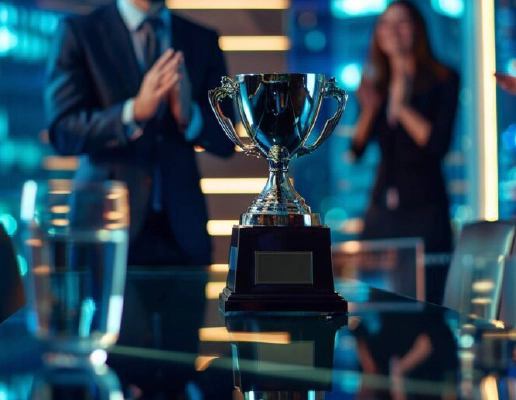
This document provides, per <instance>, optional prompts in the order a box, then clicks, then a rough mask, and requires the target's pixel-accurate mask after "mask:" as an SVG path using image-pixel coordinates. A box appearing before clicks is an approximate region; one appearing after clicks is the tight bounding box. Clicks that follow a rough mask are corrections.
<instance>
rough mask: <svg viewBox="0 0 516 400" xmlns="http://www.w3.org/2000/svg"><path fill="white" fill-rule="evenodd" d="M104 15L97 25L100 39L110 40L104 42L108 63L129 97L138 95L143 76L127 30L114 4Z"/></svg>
mask: <svg viewBox="0 0 516 400" xmlns="http://www.w3.org/2000/svg"><path fill="white" fill-rule="evenodd" d="M104 15H105V16H106V18H105V20H104V21H101V23H100V24H99V29H102V30H103V31H104V33H103V35H102V37H106V38H110V40H106V41H105V43H106V45H107V46H109V47H110V49H108V50H109V51H107V52H106V54H107V55H108V57H109V58H110V60H109V63H110V64H112V65H114V66H115V67H116V71H117V77H118V79H120V80H121V82H122V85H123V86H124V88H125V89H126V90H127V91H128V93H129V95H130V96H133V95H135V94H136V93H138V89H139V88H140V84H141V81H142V79H143V74H142V72H141V70H140V68H139V66H138V61H137V59H136V54H135V52H134V46H133V42H132V40H131V36H130V33H129V30H128V29H127V27H126V26H125V23H124V21H123V20H122V17H121V16H120V13H119V12H118V9H117V7H116V4H113V5H112V6H109V9H108V12H106V13H105V14H104ZM108 27H109V29H107V28H108Z"/></svg>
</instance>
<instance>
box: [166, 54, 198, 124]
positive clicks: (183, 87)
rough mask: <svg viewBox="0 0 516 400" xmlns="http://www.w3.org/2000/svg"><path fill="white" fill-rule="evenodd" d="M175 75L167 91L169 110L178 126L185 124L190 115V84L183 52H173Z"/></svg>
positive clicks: (187, 122)
mask: <svg viewBox="0 0 516 400" xmlns="http://www.w3.org/2000/svg"><path fill="white" fill-rule="evenodd" d="M174 60H175V62H174V64H173V67H174V68H175V71H174V73H175V75H176V77H177V79H176V80H175V83H174V85H173V86H172V88H171V89H170V92H169V95H168V96H169V98H168V99H169V103H170V112H171V113H172V115H173V117H174V119H175V120H176V121H177V123H178V125H179V126H186V125H188V124H189V123H190V119H191V117H192V115H191V113H192V86H191V84H190V79H189V77H188V72H187V71H186V67H185V60H184V56H183V53H182V52H181V51H178V52H177V53H175V54H174Z"/></svg>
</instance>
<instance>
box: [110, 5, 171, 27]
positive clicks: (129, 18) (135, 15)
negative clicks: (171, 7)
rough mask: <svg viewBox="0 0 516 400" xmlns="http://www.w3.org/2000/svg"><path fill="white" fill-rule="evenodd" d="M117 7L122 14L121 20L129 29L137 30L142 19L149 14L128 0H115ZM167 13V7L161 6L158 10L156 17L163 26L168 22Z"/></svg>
mask: <svg viewBox="0 0 516 400" xmlns="http://www.w3.org/2000/svg"><path fill="white" fill-rule="evenodd" d="M117 7H118V11H119V12H120V15H121V16H122V20H123V21H124V23H125V25H126V26H127V29H129V30H130V31H135V30H137V29H138V27H139V26H140V25H141V23H142V22H143V20H144V19H145V18H147V17H148V16H149V14H148V13H146V12H145V11H142V10H140V9H139V8H138V7H136V6H135V5H134V4H132V3H131V1H130V0H117ZM168 15H169V12H168V9H167V7H163V8H161V9H160V10H159V12H158V17H159V18H160V19H161V20H162V21H163V24H164V25H165V26H167V25H168V23H169V16H168Z"/></svg>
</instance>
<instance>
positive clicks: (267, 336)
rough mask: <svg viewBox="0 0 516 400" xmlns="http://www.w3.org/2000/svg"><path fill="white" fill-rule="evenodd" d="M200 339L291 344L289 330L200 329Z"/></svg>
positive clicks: (205, 340)
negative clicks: (240, 330) (231, 330)
mask: <svg viewBox="0 0 516 400" xmlns="http://www.w3.org/2000/svg"><path fill="white" fill-rule="evenodd" d="M199 340H200V341H202V342H255V343H272V344H289V343H290V334H289V333H288V332H260V333H253V332H228V330H227V329H226V328H224V327H214V328H201V329H199Z"/></svg>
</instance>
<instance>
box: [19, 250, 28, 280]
mask: <svg viewBox="0 0 516 400" xmlns="http://www.w3.org/2000/svg"><path fill="white" fill-rule="evenodd" d="M16 260H17V261H18V268H19V269H20V274H21V275H22V276H25V275H26V274H27V270H28V264H27V260H26V259H25V258H23V256H21V255H17V256H16Z"/></svg>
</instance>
